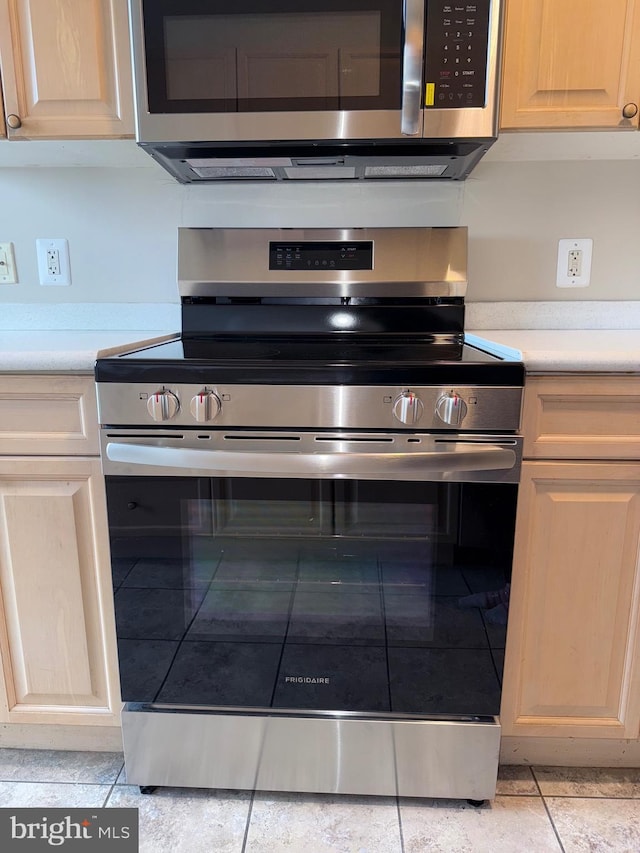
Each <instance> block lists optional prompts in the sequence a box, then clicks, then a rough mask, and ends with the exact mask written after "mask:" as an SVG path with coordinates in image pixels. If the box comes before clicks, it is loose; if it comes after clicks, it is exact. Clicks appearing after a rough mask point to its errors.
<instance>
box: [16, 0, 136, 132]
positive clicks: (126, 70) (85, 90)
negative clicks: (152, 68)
mask: <svg viewBox="0 0 640 853" xmlns="http://www.w3.org/2000/svg"><path fill="white" fill-rule="evenodd" d="M0 75H1V78H2V88H3V93H4V110H5V113H4V114H5V117H6V118H7V128H5V130H6V131H7V134H8V136H9V138H10V139H74V138H75V139H83V138H92V137H93V138H118V137H127V136H133V133H134V126H133V91H132V80H131V59H130V52H129V32H128V18H127V2H126V0H0ZM10 116H17V118H18V120H19V122H20V126H19V127H17V128H12V122H11V121H9V117H10ZM12 121H13V122H14V123H17V122H16V120H15V119H12Z"/></svg>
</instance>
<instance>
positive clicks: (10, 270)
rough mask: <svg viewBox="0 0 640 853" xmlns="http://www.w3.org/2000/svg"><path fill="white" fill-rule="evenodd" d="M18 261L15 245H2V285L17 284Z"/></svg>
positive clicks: (0, 254)
mask: <svg viewBox="0 0 640 853" xmlns="http://www.w3.org/2000/svg"><path fill="white" fill-rule="evenodd" d="M17 283H18V273H17V271H16V259H15V256H14V254H13V243H0V284H17Z"/></svg>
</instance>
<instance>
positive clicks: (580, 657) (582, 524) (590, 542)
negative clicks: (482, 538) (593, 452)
mask: <svg viewBox="0 0 640 853" xmlns="http://www.w3.org/2000/svg"><path fill="white" fill-rule="evenodd" d="M520 490H521V491H520V496H519V504H518V524H517V530H516V548H515V556H514V573H513V582H512V588H511V595H512V598H511V604H510V611H509V620H510V621H509V626H510V627H509V637H508V641H507V657H506V660H505V691H504V695H503V706H502V714H501V720H502V723H503V728H504V732H505V734H518V733H520V734H533V735H540V734H544V735H547V736H560V737H562V736H564V737H567V736H577V737H580V736H582V737H613V738H628V737H637V734H638V726H639V722H640V690H639V687H640V685H639V684H638V683H637V682H638V681H639V679H638V672H637V670H638V661H637V660H635V658H636V657H637V655H636V646H637V640H638V636H639V635H638V624H637V623H638V612H639V598H640V554H639V547H638V543H639V542H640V466H639V465H628V464H618V465H613V464H598V463H584V464H579V463H556V464H546V463H537V462H533V463H525V464H524V466H523V476H522V482H521V486H520Z"/></svg>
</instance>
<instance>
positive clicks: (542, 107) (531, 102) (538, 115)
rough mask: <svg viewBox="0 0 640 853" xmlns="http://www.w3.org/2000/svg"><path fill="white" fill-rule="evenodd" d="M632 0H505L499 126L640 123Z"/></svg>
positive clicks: (639, 18)
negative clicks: (627, 114)
mask: <svg viewBox="0 0 640 853" xmlns="http://www.w3.org/2000/svg"><path fill="white" fill-rule="evenodd" d="M638 6H639V3H638V0H591V2H589V3H585V2H584V0H562V2H558V0H510V2H509V3H508V4H507V18H506V30H505V50H504V65H503V88H502V114H501V127H502V129H517V128H576V127H584V128H605V127H606V128H617V127H619V128H623V129H624V128H627V129H635V128H637V127H638V116H636V117H635V118H633V119H632V120H629V119H625V118H623V115H622V108H623V107H624V105H625V104H627V103H630V102H633V103H636V104H637V103H638V102H639V99H640V12H638Z"/></svg>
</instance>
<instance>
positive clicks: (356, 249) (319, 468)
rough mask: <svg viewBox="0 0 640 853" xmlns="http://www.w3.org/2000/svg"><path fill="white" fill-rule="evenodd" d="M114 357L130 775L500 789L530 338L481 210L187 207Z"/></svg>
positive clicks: (343, 787) (267, 785)
mask: <svg viewBox="0 0 640 853" xmlns="http://www.w3.org/2000/svg"><path fill="white" fill-rule="evenodd" d="M178 277H179V291H180V297H181V302H182V333H181V335H180V336H179V337H176V339H175V340H171V341H166V342H162V343H159V344H157V345H151V346H147V347H144V348H142V349H137V350H132V351H128V352H125V353H121V354H119V355H117V356H112V357H106V358H100V359H98V361H97V364H96V380H97V388H98V404H99V414H100V423H101V434H102V437H101V441H102V459H103V466H104V473H105V481H106V489H107V504H108V514H109V527H110V538H111V551H112V566H113V586H114V600H115V612H116V621H117V634H118V653H119V665H120V679H121V685H122V697H123V700H124V701H125V702H126V705H125V709H124V711H123V716H122V724H123V735H124V748H125V761H126V768H127V778H128V781H129V782H130V783H133V784H138V785H140V786H141V788H142V789H143V790H150V789H151V788H152V787H153V786H158V785H177V786H200V787H216V788H243V789H261V790H273V791H310V792H340V793H357V794H384V795H389V794H397V795H402V796H420V797H464V798H469V799H472V800H483V799H486V798H490V797H492V796H493V795H494V793H495V783H496V776H497V767H498V753H499V742H500V725H499V720H498V714H499V708H500V690H501V675H502V663H503V654H504V645H505V634H506V624H507V616H508V608H509V589H510V576H511V561H512V549H513V531H514V519H515V508H516V498H517V488H518V486H517V484H518V479H519V472H520V462H521V450H522V448H521V439H520V437H519V436H518V434H517V431H518V428H519V422H520V406H521V397H522V386H523V379H524V370H523V365H522V364H521V363H520V362H518V361H511V360H509V359H504V358H499V357H497V356H495V355H492V354H490V353H488V352H484V351H483V350H482V349H479V348H478V347H475V346H471V345H469V343H467V342H465V336H464V297H465V292H466V284H467V232H466V229H464V228H382V229H344V230H342V229H340V230H324V229H323V230H321V229H305V230H299V229H208V228H204V229H180V231H179V239H178Z"/></svg>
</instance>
